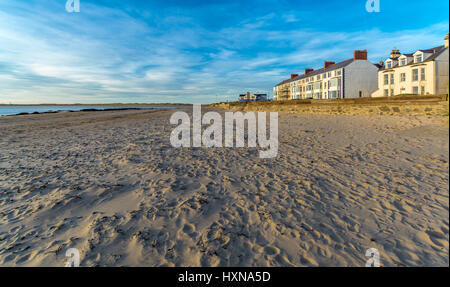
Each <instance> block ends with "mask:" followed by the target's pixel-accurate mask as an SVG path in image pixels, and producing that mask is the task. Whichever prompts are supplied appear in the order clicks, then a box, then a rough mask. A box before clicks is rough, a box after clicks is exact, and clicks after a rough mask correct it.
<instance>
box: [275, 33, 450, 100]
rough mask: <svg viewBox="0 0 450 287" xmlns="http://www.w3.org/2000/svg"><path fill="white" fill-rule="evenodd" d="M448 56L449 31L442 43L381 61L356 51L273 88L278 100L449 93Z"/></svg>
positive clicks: (363, 51)
mask: <svg viewBox="0 0 450 287" xmlns="http://www.w3.org/2000/svg"><path fill="white" fill-rule="evenodd" d="M448 58H449V57H448V34H447V36H446V38H445V44H444V45H442V46H438V47H435V48H431V49H425V50H418V51H416V52H414V53H411V54H401V53H400V51H399V50H392V52H391V55H390V57H389V58H388V59H387V60H386V61H385V62H380V63H377V64H374V63H371V62H370V61H368V60H367V50H356V51H354V53H353V58H351V59H348V60H345V61H342V62H339V63H335V62H330V61H325V62H324V66H323V68H320V69H317V70H314V69H305V72H304V74H302V75H298V74H291V77H290V78H289V79H287V80H284V81H282V82H281V83H279V84H277V85H276V86H275V87H274V88H273V95H274V100H293V99H339V98H361V97H371V96H372V97H379V96H393V95H398V94H444V93H447V94H448V82H449V80H448V78H449V73H448V69H449V64H448V63H449V59H448Z"/></svg>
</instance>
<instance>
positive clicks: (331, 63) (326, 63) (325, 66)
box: [323, 61, 336, 69]
mask: <svg viewBox="0 0 450 287" xmlns="http://www.w3.org/2000/svg"><path fill="white" fill-rule="evenodd" d="M334 64H336V63H335V62H329V61H325V63H324V64H323V67H324V68H325V69H326V68H328V67H329V66H331V65H334Z"/></svg>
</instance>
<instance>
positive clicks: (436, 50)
mask: <svg viewBox="0 0 450 287" xmlns="http://www.w3.org/2000/svg"><path fill="white" fill-rule="evenodd" d="M445 49H446V48H445V46H444V45H442V46H437V47H434V48H431V49H425V50H417V51H421V52H424V53H431V55H430V56H429V57H428V58H426V59H425V60H424V61H422V62H421V63H423V62H429V61H433V60H434V59H435V58H436V57H437V56H439V55H440V54H441V53H442V52H444V51H445ZM402 55H405V56H407V57H412V56H413V55H414V53H410V54H402ZM389 59H390V58H389ZM413 64H417V63H414V61H411V62H409V63H408V64H406V65H403V66H402V67H404V66H409V65H413ZM396 67H399V64H396V65H394V66H392V67H391V68H386V67H384V66H383V67H382V68H381V69H380V70H390V69H393V68H396Z"/></svg>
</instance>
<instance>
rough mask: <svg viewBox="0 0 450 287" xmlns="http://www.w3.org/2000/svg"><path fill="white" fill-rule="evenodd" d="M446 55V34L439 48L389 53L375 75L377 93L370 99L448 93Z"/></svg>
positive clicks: (447, 60) (447, 58) (447, 59)
mask: <svg viewBox="0 0 450 287" xmlns="http://www.w3.org/2000/svg"><path fill="white" fill-rule="evenodd" d="M448 53H449V52H448V34H447V36H446V38H445V44H444V45H442V46H438V47H434V48H431V49H425V50H417V51H415V52H414V53H410V54H401V53H400V51H399V50H392V52H391V55H390V57H389V58H388V59H386V61H385V62H384V65H383V67H382V68H381V69H380V71H379V72H378V90H377V91H376V92H374V93H373V94H372V97H383V96H384V97H388V96H393V95H401V94H414V95H419V94H421V95H426V94H432V95H434V94H448V82H449V81H448V78H449V54H448Z"/></svg>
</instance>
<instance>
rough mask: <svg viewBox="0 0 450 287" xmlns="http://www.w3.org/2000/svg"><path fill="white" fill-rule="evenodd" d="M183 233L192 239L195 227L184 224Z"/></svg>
mask: <svg viewBox="0 0 450 287" xmlns="http://www.w3.org/2000/svg"><path fill="white" fill-rule="evenodd" d="M183 232H184V233H186V234H187V235H189V236H191V237H193V236H194V235H195V226H194V225H192V224H189V223H186V224H185V225H184V227H183Z"/></svg>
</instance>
